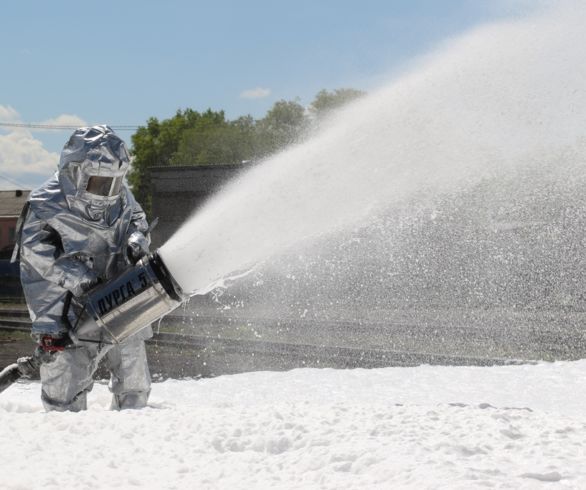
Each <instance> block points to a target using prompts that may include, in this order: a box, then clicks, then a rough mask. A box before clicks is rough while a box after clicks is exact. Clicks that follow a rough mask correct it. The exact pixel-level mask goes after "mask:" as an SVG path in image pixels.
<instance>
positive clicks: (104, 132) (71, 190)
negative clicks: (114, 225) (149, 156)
mask: <svg viewBox="0 0 586 490" xmlns="http://www.w3.org/2000/svg"><path fill="white" fill-rule="evenodd" d="M129 164H130V158H129V155H128V151H127V150H126V145H125V144H124V142H123V141H122V140H121V139H120V138H119V137H118V136H117V135H116V133H114V131H112V129H111V128H110V127H108V126H92V127H85V128H79V129H77V130H75V132H74V133H73V134H72V135H71V137H70V138H69V141H68V142H67V144H66V145H65V147H64V148H63V151H62V152H61V159H60V161H59V171H58V179H59V184H60V186H61V190H62V192H63V194H64V196H65V198H66V200H67V203H68V205H69V207H70V209H71V210H74V211H77V212H78V213H80V214H81V215H82V216H83V217H85V219H87V220H89V221H92V222H100V223H101V224H102V225H104V226H108V225H109V223H111V222H112V221H113V220H115V219H116V218H117V215H118V211H119V210H120V208H121V204H122V205H123V204H124V203H121V202H120V201H121V200H122V199H123V198H124V195H125V187H126V186H125V183H124V177H125V175H126V172H127V170H128V166H129Z"/></svg>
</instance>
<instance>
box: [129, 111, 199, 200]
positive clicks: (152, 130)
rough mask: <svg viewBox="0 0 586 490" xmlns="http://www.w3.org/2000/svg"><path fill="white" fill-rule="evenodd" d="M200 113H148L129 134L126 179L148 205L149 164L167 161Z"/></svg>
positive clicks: (139, 198)
mask: <svg viewBox="0 0 586 490" xmlns="http://www.w3.org/2000/svg"><path fill="white" fill-rule="evenodd" d="M200 117H201V115H200V114H199V113H198V112H197V111H194V110H191V109H186V110H185V111H181V110H178V111H177V113H176V114H175V116H173V117H171V118H169V119H165V120H163V121H159V120H158V119H157V118H156V117H151V118H150V119H149V120H148V121H147V125H146V126H140V127H139V128H138V130H137V131H136V133H135V134H134V135H133V136H132V150H131V154H132V156H133V159H132V167H131V170H130V173H129V175H128V180H129V182H130V184H131V185H132V188H133V191H134V193H135V196H136V198H137V199H138V201H139V202H140V203H141V204H142V205H143V206H144V208H145V210H147V211H148V210H149V209H150V189H149V177H148V172H149V168H150V167H155V166H163V165H169V163H170V161H171V158H172V157H173V155H174V154H175V152H176V151H177V148H178V146H179V142H180V140H181V135H182V134H183V131H184V130H185V129H187V128H189V127H193V126H194V125H195V124H196V123H197V121H198V120H199V119H200Z"/></svg>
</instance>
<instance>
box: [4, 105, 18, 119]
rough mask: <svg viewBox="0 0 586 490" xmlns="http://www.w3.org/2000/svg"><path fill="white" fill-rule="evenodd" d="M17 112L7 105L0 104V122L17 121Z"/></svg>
mask: <svg viewBox="0 0 586 490" xmlns="http://www.w3.org/2000/svg"><path fill="white" fill-rule="evenodd" d="M18 119H19V117H18V112H16V111H15V110H14V109H13V108H12V107H10V106H9V105H7V106H4V105H0V122H15V121H18Z"/></svg>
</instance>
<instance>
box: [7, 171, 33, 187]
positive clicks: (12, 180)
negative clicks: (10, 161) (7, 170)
mask: <svg viewBox="0 0 586 490" xmlns="http://www.w3.org/2000/svg"><path fill="white" fill-rule="evenodd" d="M0 179H2V180H4V181H6V182H10V183H11V184H12V185H16V186H18V187H19V188H20V189H28V188H29V186H28V185H26V184H23V183H22V182H19V181H18V180H15V179H12V178H10V177H8V176H7V175H5V174H0Z"/></svg>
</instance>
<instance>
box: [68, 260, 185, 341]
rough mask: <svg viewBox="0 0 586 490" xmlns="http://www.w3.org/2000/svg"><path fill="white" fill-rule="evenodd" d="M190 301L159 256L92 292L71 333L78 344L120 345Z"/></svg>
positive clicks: (141, 263) (144, 261) (140, 262)
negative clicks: (79, 319) (83, 312)
mask: <svg viewBox="0 0 586 490" xmlns="http://www.w3.org/2000/svg"><path fill="white" fill-rule="evenodd" d="M187 298H188V297H187V296H185V295H184V293H183V292H182V291H181V288H180V286H179V285H178V284H177V283H176V282H175V280H174V279H173V277H172V276H171V274H170V273H169V271H168V269H167V267H166V266H165V264H164V263H163V261H162V260H161V257H160V256H159V254H158V253H157V252H154V253H153V254H151V255H149V256H147V257H145V258H143V259H141V260H140V261H139V262H138V263H137V264H136V265H135V266H134V267H132V268H130V269H128V270H126V271H124V272H123V273H122V274H120V275H119V276H117V277H115V278H114V279H112V280H111V281H109V282H108V283H106V284H104V285H101V286H98V287H97V288H95V289H92V290H91V291H90V292H89V294H88V295H87V298H86V303H85V314H84V316H83V318H82V321H81V322H79V325H77V326H75V327H74V328H73V330H72V332H71V333H70V335H71V337H72V339H73V340H74V341H76V342H83V341H85V342H103V343H121V342H123V341H124V340H126V339H127V338H128V337H130V336H131V335H133V334H135V333H137V332H139V331H140V330H142V329H143V328H145V327H147V326H148V325H150V324H151V323H153V322H155V321H157V320H159V319H160V318H161V317H163V316H165V315H166V314H167V313H169V312H171V311H172V310H174V309H175V308H177V307H178V306H179V305H180V304H181V303H183V302H184V301H185V300H186V299H187Z"/></svg>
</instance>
